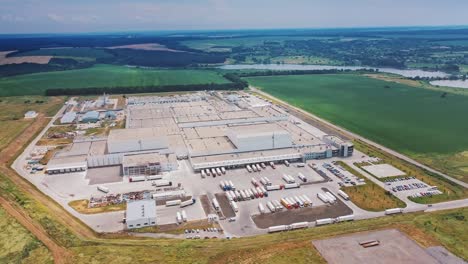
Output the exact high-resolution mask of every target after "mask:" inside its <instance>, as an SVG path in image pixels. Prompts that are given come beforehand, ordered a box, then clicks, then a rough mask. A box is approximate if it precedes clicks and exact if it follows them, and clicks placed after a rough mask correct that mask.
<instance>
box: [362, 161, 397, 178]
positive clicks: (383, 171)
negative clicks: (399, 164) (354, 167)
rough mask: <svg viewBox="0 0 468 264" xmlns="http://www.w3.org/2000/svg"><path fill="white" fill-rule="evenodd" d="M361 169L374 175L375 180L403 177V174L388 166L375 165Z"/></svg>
mask: <svg viewBox="0 0 468 264" xmlns="http://www.w3.org/2000/svg"><path fill="white" fill-rule="evenodd" d="M362 168H363V169H365V170H366V171H368V172H370V173H371V174H373V175H375V176H376V177H377V178H385V177H394V176H403V175H405V173H404V172H402V171H401V170H399V169H397V168H395V167H393V166H392V165H390V164H377V165H369V166H362Z"/></svg>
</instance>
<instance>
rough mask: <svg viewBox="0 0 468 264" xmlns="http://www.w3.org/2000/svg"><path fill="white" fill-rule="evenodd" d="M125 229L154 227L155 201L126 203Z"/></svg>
mask: <svg viewBox="0 0 468 264" xmlns="http://www.w3.org/2000/svg"><path fill="white" fill-rule="evenodd" d="M125 216H126V220H125V221H126V224H127V228H128V229H131V228H141V227H145V226H154V225H156V201H154V200H153V199H148V200H138V201H128V202H127V211H126V214H125Z"/></svg>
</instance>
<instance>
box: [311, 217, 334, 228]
mask: <svg viewBox="0 0 468 264" xmlns="http://www.w3.org/2000/svg"><path fill="white" fill-rule="evenodd" d="M333 222H334V219H333V218H324V219H317V220H316V221H315V225H317V226H321V225H328V224H332V223H333Z"/></svg>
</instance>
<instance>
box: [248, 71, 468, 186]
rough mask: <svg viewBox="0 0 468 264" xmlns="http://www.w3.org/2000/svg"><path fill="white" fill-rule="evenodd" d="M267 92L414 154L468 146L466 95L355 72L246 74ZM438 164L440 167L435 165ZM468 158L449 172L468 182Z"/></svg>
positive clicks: (454, 152) (456, 150)
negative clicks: (295, 74)
mask: <svg viewBox="0 0 468 264" xmlns="http://www.w3.org/2000/svg"><path fill="white" fill-rule="evenodd" d="M247 80H248V81H249V83H250V84H251V85H253V86H255V87H259V88H261V89H263V90H264V91H266V92H268V93H270V94H272V95H273V96H276V97H279V98H281V99H284V100H285V101H288V102H289V103H291V104H293V105H294V106H297V107H300V108H302V109H304V110H306V111H309V112H311V113H314V114H317V115H318V116H321V117H323V118H325V119H327V120H329V121H331V122H332V123H335V124H337V125H339V126H342V127H344V128H346V129H349V130H351V131H353V132H355V133H357V134H359V135H362V136H364V137H366V138H369V139H371V140H374V141H376V142H378V143H380V144H382V145H385V146H388V147H390V148H393V149H396V150H398V151H401V152H403V153H405V154H408V155H410V156H412V157H416V158H417V157H418V155H420V154H425V155H428V156H434V157H436V156H438V155H457V154H458V153H462V152H464V151H466V150H468V137H466V136H465V134H466V133H464V131H468V122H466V113H468V96H464V95H459V94H448V95H447V96H446V97H445V98H443V97H441V94H442V93H441V92H437V91H433V90H428V89H422V88H415V87H412V86H409V85H406V84H401V83H394V82H388V81H383V80H378V79H372V78H367V77H364V76H359V75H355V74H342V75H300V76H274V77H252V78H247ZM432 165H434V167H436V168H440V167H442V166H441V165H438V164H432ZM466 168H468V159H466V160H464V161H462V162H461V163H460V162H458V163H457V164H456V165H454V166H453V167H450V170H451V171H457V172H458V173H455V174H454V176H455V177H458V178H460V179H462V180H465V181H468V172H466V171H465V169H466Z"/></svg>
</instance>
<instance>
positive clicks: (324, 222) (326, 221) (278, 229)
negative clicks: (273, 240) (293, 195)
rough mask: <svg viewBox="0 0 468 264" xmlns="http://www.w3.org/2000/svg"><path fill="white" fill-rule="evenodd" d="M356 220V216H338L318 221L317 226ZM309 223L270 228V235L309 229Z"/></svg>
mask: <svg viewBox="0 0 468 264" xmlns="http://www.w3.org/2000/svg"><path fill="white" fill-rule="evenodd" d="M353 220H354V215H352V214H351V215H344V216H338V217H337V218H324V219H317V220H316V221H315V225H316V226H321V225H328V224H333V223H340V222H346V221H353ZM312 223H313V222H312ZM309 224H311V223H309V222H299V223H293V224H290V225H278V226H270V227H269V228H268V233H275V232H282V231H289V230H295V229H300V228H307V227H309Z"/></svg>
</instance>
